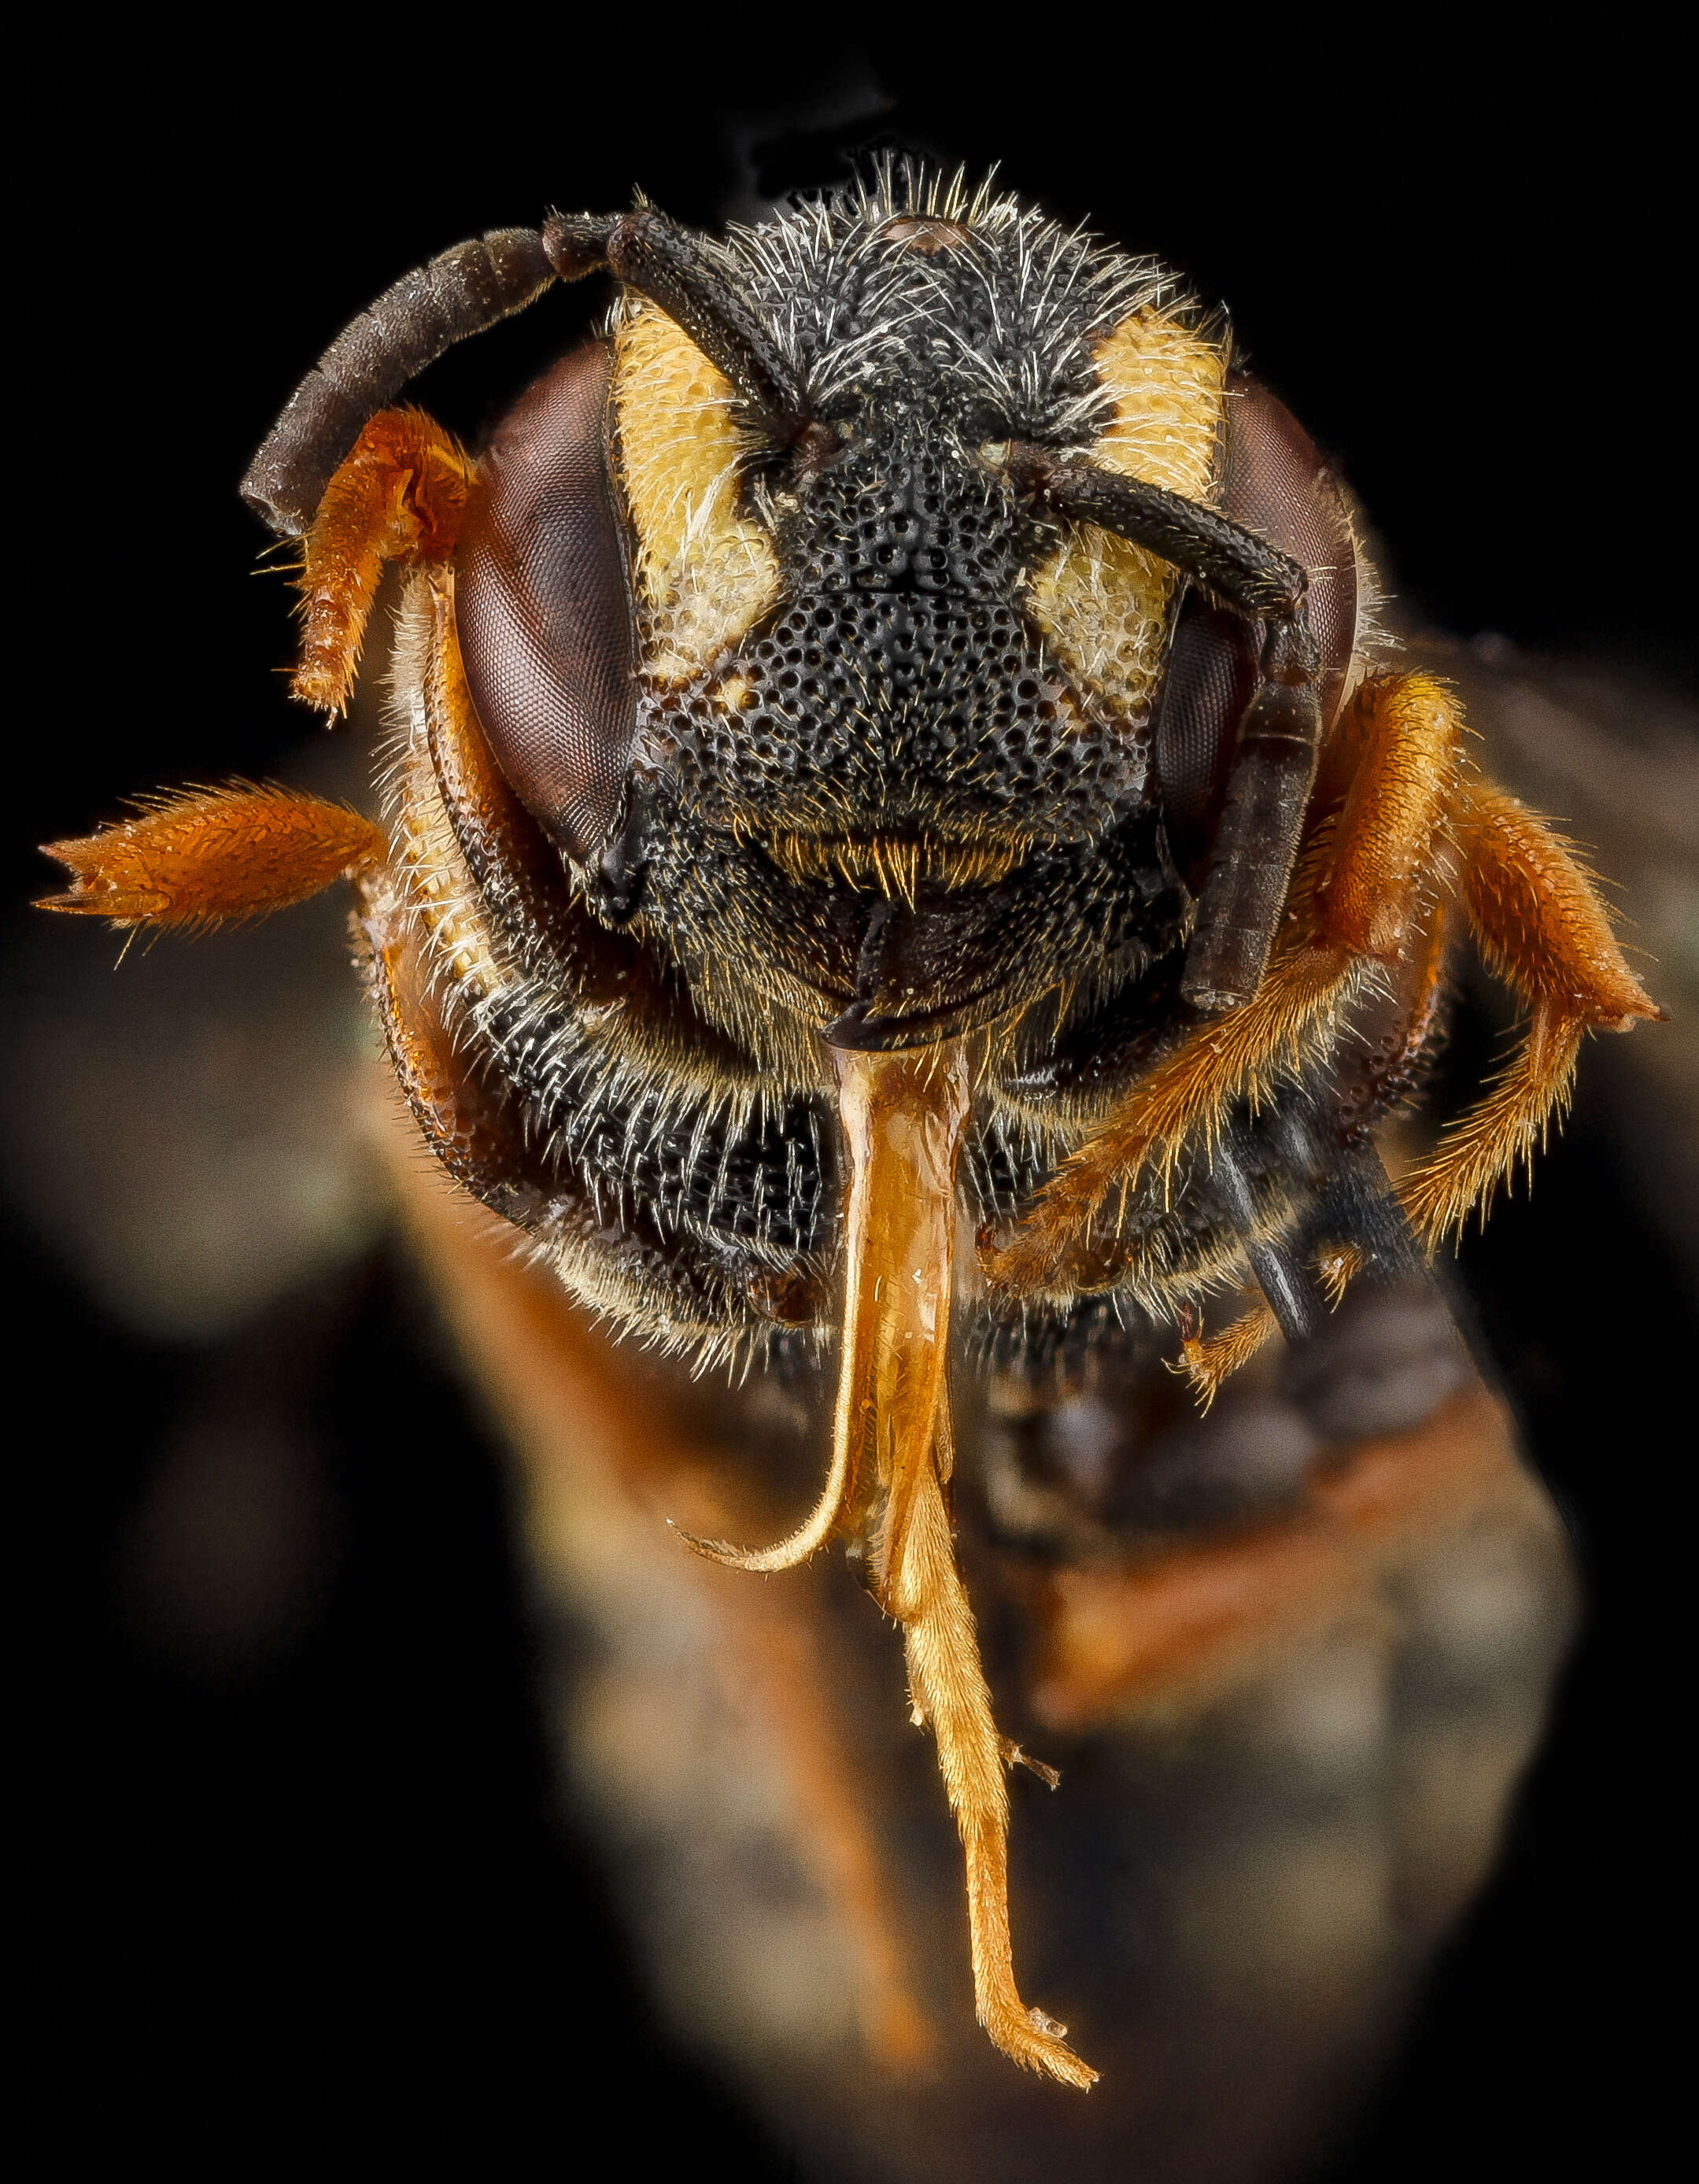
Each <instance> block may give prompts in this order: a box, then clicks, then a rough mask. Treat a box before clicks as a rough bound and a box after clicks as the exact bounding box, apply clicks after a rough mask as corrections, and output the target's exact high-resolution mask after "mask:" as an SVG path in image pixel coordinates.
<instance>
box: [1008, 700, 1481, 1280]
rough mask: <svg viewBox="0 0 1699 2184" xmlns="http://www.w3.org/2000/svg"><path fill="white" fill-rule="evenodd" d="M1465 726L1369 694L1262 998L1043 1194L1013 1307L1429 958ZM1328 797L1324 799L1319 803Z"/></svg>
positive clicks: (1127, 1105) (1147, 1082)
mask: <svg viewBox="0 0 1699 2184" xmlns="http://www.w3.org/2000/svg"><path fill="white" fill-rule="evenodd" d="M1461 755H1462V716H1461V715H1460V713H1459V711H1458V710H1457V705H1456V703H1455V701H1454V700H1453V699H1452V698H1451V694H1450V693H1449V691H1448V690H1447V689H1446V687H1445V686H1444V684H1442V683H1440V682H1436V681H1435V680H1434V678H1433V677H1431V676H1427V675H1400V676H1390V677H1371V678H1370V679H1369V680H1368V681H1367V682H1364V683H1362V685H1361V686H1360V687H1359V688H1358V690H1357V692H1356V695H1355V697H1354V698H1353V699H1352V700H1351V705H1350V706H1349V707H1348V708H1347V709H1346V711H1345V716H1344V717H1343V719H1342V720H1341V721H1340V724H1339V727H1338V728H1337V729H1336V730H1335V732H1334V738H1333V739H1332V741H1331V743H1330V744H1329V751H1328V753H1327V754H1325V755H1324V758H1323V774H1322V779H1323V783H1327V782H1328V781H1329V779H1330V778H1331V779H1332V780H1333V781H1334V782H1335V783H1339V784H1340V787H1339V788H1338V789H1336V791H1335V794H1337V795H1338V796H1339V799H1340V800H1339V801H1338V804H1337V807H1336V808H1335V809H1334V810H1331V811H1330V810H1329V809H1327V808H1326V806H1325V805H1324V804H1323V801H1322V800H1321V799H1317V801H1316V802H1315V803H1314V804H1313V805H1312V817H1311V822H1310V826H1309V830H1308V833H1307V836H1306V841H1305V843H1304V844H1303V847H1302V849H1301V853H1300V856H1299V861H1298V866H1297V870H1296V872H1295V877H1294V879H1293V883H1292V889H1291V894H1290V899H1289V901H1288V904H1287V910H1286V918H1285V924H1284V931H1283V934H1282V937H1281V939H1280V941H1279V943H1278V944H1277V947H1276V951H1275V955H1274V959H1273V961H1272V962H1271V963H1270V965H1269V967H1268V970H1267V972H1266V974H1265V975H1264V978H1263V979H1262V984H1261V985H1260V986H1259V987H1258V988H1257V990H1256V993H1255V994H1254V995H1252V996H1251V999H1250V1000H1248V1001H1247V1002H1245V1004H1244V1006H1242V1007H1240V1008H1238V1009H1235V1010H1234V1011H1233V1012H1232V1013H1231V1014H1230V1015H1228V1016H1225V1017H1220V1018H1217V1019H1215V1020H1213V1021H1211V1022H1206V1023H1203V1024H1201V1025H1200V1027H1199V1028H1198V1029H1196V1030H1195V1031H1194V1032H1193V1033H1192V1034H1190V1035H1189V1037H1188V1038H1186V1039H1183V1040H1182V1041H1181V1042H1180V1043H1179V1045H1177V1046H1175V1047H1173V1049H1172V1050H1170V1051H1169V1052H1168V1053H1167V1055H1165V1056H1163V1057H1162V1058H1161V1060H1160V1061H1157V1062H1156V1064H1155V1066H1154V1067H1152V1068H1151V1069H1150V1070H1149V1071H1148V1072H1147V1073H1146V1074H1145V1076H1144V1077H1143V1078H1140V1079H1139V1082H1138V1084H1135V1085H1134V1087H1133V1089H1132V1090H1131V1091H1130V1092H1129V1093H1128V1095H1127V1097H1126V1099H1125V1100H1123V1101H1122V1104H1121V1106H1120V1107H1119V1108H1118V1109H1117V1112H1115V1113H1114V1114H1113V1115H1112V1116H1111V1117H1110V1119H1109V1121H1108V1123H1106V1125H1105V1127H1104V1128H1103V1129H1102V1130H1101V1131H1100V1133H1099V1134H1098V1135H1097V1136H1096V1137H1095V1138H1093V1139H1090V1140H1089V1142H1088V1143H1087V1144H1086V1145H1082V1146H1081V1147H1080V1148H1079V1150H1078V1151H1077V1152H1075V1153H1074V1154H1073V1155H1072V1156H1071V1157H1070V1158H1069V1159H1068V1160H1067V1162H1064V1163H1063V1165H1062V1167H1061V1169H1060V1170H1059V1171H1058V1173H1056V1175H1055V1176H1054V1177H1053V1178H1051V1180H1050V1182H1049V1183H1048V1184H1046V1185H1045V1187H1044V1190H1042V1191H1041V1192H1040V1193H1039V1198H1038V1201H1037V1202H1036V1204H1035V1206H1033V1211H1032V1212H1031V1213H1030V1214H1029V1215H1028V1218H1027V1219H1026V1221H1025V1222H1024V1223H1022V1226H1021V1227H1020V1228H1019V1229H1017V1230H1016V1232H1015V1234H1014V1235H1013V1236H1012V1237H1011V1239H1010V1240H1009V1241H1008V1243H1007V1244H1006V1245H1005V1246H1004V1247H1003V1248H1002V1249H1001V1250H987V1251H986V1252H985V1254H984V1257H985V1262H986V1271H987V1273H988V1274H989V1277H990V1279H991V1280H992V1281H993V1282H994V1283H995V1284H997V1286H998V1287H999V1288H1001V1289H1004V1290H1011V1291H1013V1292H1015V1293H1017V1294H1021V1293H1028V1292H1033V1291H1043V1290H1049V1289H1058V1288H1062V1289H1065V1288H1066V1287H1067V1285H1068V1281H1067V1274H1068V1267H1069V1264H1070V1262H1071V1259H1072V1256H1073V1253H1074V1251H1075V1250H1076V1248H1077V1246H1078V1245H1080V1244H1081V1243H1082V1242H1083V1240H1084V1238H1085V1235H1086V1233H1087V1231H1088V1230H1089V1228H1090V1226H1091V1224H1092V1223H1093V1222H1094V1221H1095V1219H1096V1217H1097V1216H1098V1214H1099V1213H1100V1211H1101V1209H1102V1207H1103V1206H1104V1204H1105V1203H1106V1201H1107V1200H1108V1198H1109V1196H1110V1194H1111V1191H1116V1190H1119V1191H1121V1192H1122V1193H1125V1192H1128V1191H1130V1190H1132V1189H1133V1188H1134V1185H1135V1184H1137V1183H1138V1182H1139V1179H1140V1178H1141V1177H1142V1176H1143V1175H1144V1174H1145V1173H1146V1172H1147V1171H1149V1170H1150V1169H1153V1168H1154V1169H1156V1170H1157V1171H1158V1172H1160V1173H1169V1172H1171V1171H1172V1168H1173V1163H1174V1162H1175V1161H1176V1160H1177V1159H1178V1156H1179V1154H1180V1152H1181V1151H1182V1150H1183V1149H1184V1146H1185V1145H1187V1143H1188V1142H1189V1141H1190V1140H1192V1139H1195V1138H1197V1137H1199V1136H1203V1137H1206V1138H1207V1137H1209V1136H1210V1135H1211V1134H1212V1133H1213V1132H1214V1131H1216V1130H1217V1129H1218V1128H1220V1125H1221V1123H1222V1121H1223V1117H1225V1115H1226V1112H1227V1111H1228V1107H1229V1106H1231V1104H1232V1103H1233V1101H1234V1100H1238V1099H1243V1098H1250V1099H1253V1100H1254V1099H1257V1098H1260V1097H1262V1096H1263V1095H1266V1094H1267V1092H1268V1091H1269V1090H1270V1089H1272V1087H1273V1084H1275V1082H1276V1081H1277V1080H1278V1078H1279V1077H1280V1076H1281V1075H1282V1074H1283V1073H1284V1072H1286V1071H1289V1070H1290V1069H1292V1068H1294V1067H1296V1066H1297V1065H1298V1064H1299V1063H1300V1062H1301V1061H1302V1059H1303V1057H1304V1056H1305V1054H1306V1051H1308V1050H1310V1049H1311V1048H1312V1046H1313V1045H1315V1044H1316V1042H1317V1040H1318V1039H1323V1038H1325V1037H1326V1035H1327V1034H1328V1033H1329V1031H1330V1030H1331V1029H1332V1028H1333V1027H1334V1024H1335V1023H1336V1022H1337V1021H1338V1019H1339V1017H1340V1014H1341V1013H1342V1012H1343V1011H1344V1010H1345V1007H1346V1006H1349V1005H1350V1004H1351V1002H1352V1001H1353V1000H1355V999H1356V996H1357V994H1358V992H1359V990H1360V988H1361V986H1362V983H1363V981H1364V978H1365V977H1366V976H1367V973H1368V969H1369V967H1370V966H1372V965H1374V964H1379V965H1381V966H1382V967H1397V966H1399V965H1401V963H1402V961H1404V959H1405V957H1406V956H1407V953H1408V952H1409V951H1411V950H1420V949H1421V947H1422V943H1423V933H1424V928H1425V927H1426V924H1427V922H1428V920H1429V917H1431V916H1432V915H1433V914H1434V905H1433V899H1432V889H1431V884H1430V881H1431V866H1432V861H1433V853H1434V844H1435V842H1436V840H1437V838H1438V837H1439V833H1440V828H1441V827H1442V826H1443V824H1444V822H1445V819H1446V813H1447V811H1448V808H1449V806H1450V804H1451V797H1452V791H1453V787H1454V784H1455V783H1456V780H1457V771H1458V767H1459V765H1460V763H1461ZM1323 793H1324V794H1325V789H1324V792H1323Z"/></svg>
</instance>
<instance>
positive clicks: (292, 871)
mask: <svg viewBox="0 0 1699 2184" xmlns="http://www.w3.org/2000/svg"><path fill="white" fill-rule="evenodd" d="M42 846H43V854H44V855H47V856H49V857H54V858H57V859H58V862H59V863H60V864H62V865H64V866H66V867H67V868H68V869H69V871H70V875H71V883H70V887H69V888H68V889H66V890H65V892H64V894H50V895H47V896H45V897H43V899H42V900H41V901H40V902H39V903H38V904H37V905H36V908H37V909H39V910H68V911H78V912H80V913H81V914H82V915H83V916H86V917H109V918H110V919H111V920H112V922H113V923H114V925H117V926H119V927H120V928H133V927H136V926H140V925H156V926H159V927H160V928H163V929H167V930H170V929H175V930H177V931H184V930H189V931H193V930H195V929H198V928H205V927H209V926H214V925H226V924H231V923H232V922H241V921H242V920H243V919H246V918H250V917H265V916H266V915H267V913H268V912H270V911H274V910H281V909H282V908H284V906H285V905H287V904H289V903H292V902H304V901H305V900H306V899H307V897H308V896H309V895H314V894H318V893H319V891H320V889H322V888H327V887H328V886H329V885H330V883H331V881H332V880H334V879H336V878H337V877H341V876H342V875H343V874H347V875H348V876H349V877H352V876H353V875H354V873H356V872H364V871H365V870H367V869H368V868H370V866H374V865H378V864H381V863H382V861H383V860H384V858H385V857H386V856H387V854H388V846H389V845H388V841H387V837H386V836H385V834H384V833H383V830H382V827H376V826H374V825H373V824H372V822H371V821H370V819H363V818H362V817H361V816H360V815H359V812H357V811H348V809H347V808H346V806H344V805H340V804H327V803H326V802H325V800H324V799H322V798H321V797H317V796H298V795H295V794H292V792H291V791H289V790H288V789H285V788H250V787H249V786H248V784H247V783H243V782H237V783H232V785H231V787H229V788H197V789H189V790H185V791H183V792H182V793H181V794H177V795H175V796H162V797H159V798H158V799H155V800H153V801H152V802H150V803H148V804H147V805H144V807H143V809H142V811H141V813H140V815H139V816H137V817H136V818H134V819H126V820H125V821H123V822H121V823H120V825H118V826H116V827H103V829H102V830H101V832H100V833H97V834H86V835H82V836H79V837H77V838H75V839H74V840H70V841H65V842H48V843H45V844H43V845H42Z"/></svg>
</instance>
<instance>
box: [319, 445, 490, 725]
mask: <svg viewBox="0 0 1699 2184" xmlns="http://www.w3.org/2000/svg"><path fill="white" fill-rule="evenodd" d="M475 476H476V466H475V465H474V464H473V461H472V459H471V456H470V455H469V454H467V453H466V451H465V448H462V447H460V445H459V443H457V442H456V441H454V440H453V439H451V438H450V437H449V436H448V433H446V432H444V431H443V428H442V426H440V425H437V424H435V423H433V422H432V420H431V419H430V418H429V417H427V416H426V415H425V413H424V412H423V411H422V410H421V409H385V410H382V411H380V412H379V414H378V415H376V417H374V418H373V419H372V420H371V421H370V423H369V424H368V425H367V426H365V429H364V430H363V431H362V432H361V433H360V436H359V439H358V440H356V441H355V443H354V447H353V448H352V450H351V451H350V452H349V454H348V458H347V460H345V461H344V462H343V465H342V467H341V468H340V469H339V470H338V471H337V473H336V475H335V476H334V477H333V478H332V479H331V482H330V483H329V485H328V486H326V488H325V497H324V499H323V500H322V501H321V502H320V504H319V511H318V514H317V515H315V517H314V519H313V522H312V526H311V527H310V529H309V531H308V532H307V534H306V537H305V538H304V540H303V542H302V554H301V571H300V576H299V578H298V583H299V588H300V592H301V599H302V613H303V617H304V622H305V629H304V633H303V637H302V643H301V665H300V666H299V667H298V669H297V670H296V673H295V678H294V682H293V686H292V687H293V689H294V693H295V695H296V696H297V697H298V698H299V699H301V700H302V701H303V702H304V704H306V705H315V706H317V707H318V708H319V709H320V711H322V712H325V713H328V714H330V715H331V716H333V717H334V716H336V715H337V714H338V713H341V712H343V711H345V710H347V707H348V698H349V694H351V692H352V691H353V688H354V673H355V670H356V669H357V668H358V666H359V653H360V646H361V644H362V643H364V641H365V631H366V624H367V623H368V621H370V618H371V606H372V601H373V599H375V598H376V595H377V587H378V582H379V579H380V578H381V577H382V574H383V570H384V565H385V563H386V562H388V561H408V560H426V561H441V560H448V557H449V555H450V554H452V553H453V552H454V543H455V541H456V539H457V538H458V537H459V535H460V525H461V523H462V521H464V520H465V512H466V506H467V502H468V500H469V499H470V496H471V489H472V483H473V480H474V478H475Z"/></svg>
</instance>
